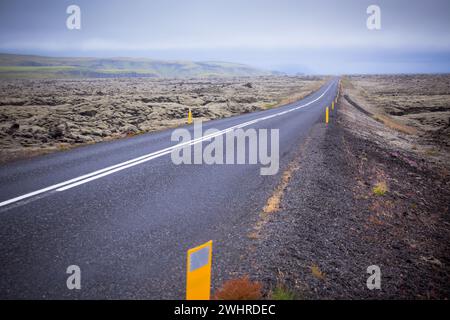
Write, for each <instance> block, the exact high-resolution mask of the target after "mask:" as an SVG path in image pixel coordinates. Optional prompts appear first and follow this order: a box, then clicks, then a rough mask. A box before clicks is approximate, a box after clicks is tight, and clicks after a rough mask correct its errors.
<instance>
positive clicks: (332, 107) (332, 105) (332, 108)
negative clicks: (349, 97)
mask: <svg viewBox="0 0 450 320" xmlns="http://www.w3.org/2000/svg"><path fill="white" fill-rule="evenodd" d="M331 111H334V101H333V102H332V103H331Z"/></svg>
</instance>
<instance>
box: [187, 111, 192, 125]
mask: <svg viewBox="0 0 450 320" xmlns="http://www.w3.org/2000/svg"><path fill="white" fill-rule="evenodd" d="M187 123H188V124H191V123H192V111H191V108H189V112H188V121H187Z"/></svg>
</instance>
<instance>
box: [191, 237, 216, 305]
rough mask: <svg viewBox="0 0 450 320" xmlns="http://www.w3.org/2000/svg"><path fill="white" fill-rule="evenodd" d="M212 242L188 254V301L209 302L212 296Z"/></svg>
mask: <svg viewBox="0 0 450 320" xmlns="http://www.w3.org/2000/svg"><path fill="white" fill-rule="evenodd" d="M211 262H212V240H211V241H208V242H206V243H204V244H202V245H200V246H198V247H195V248H192V249H189V250H188V252H187V268H186V299H187V300H209V299H210V294H211Z"/></svg>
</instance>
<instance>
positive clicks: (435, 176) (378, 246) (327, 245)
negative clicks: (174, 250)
mask: <svg viewBox="0 0 450 320" xmlns="http://www.w3.org/2000/svg"><path fill="white" fill-rule="evenodd" d="M371 121H374V120H372V119H370V118H368V117H367V116H366V115H364V114H363V113H361V112H360V111H358V110H357V109H356V108H354V107H353V106H351V105H349V104H348V103H346V102H344V100H343V99H341V100H340V103H339V106H338V111H337V114H334V115H332V118H331V124H330V125H329V126H328V128H326V126H325V125H324V124H322V123H318V124H317V125H316V126H315V127H314V128H313V129H312V131H311V133H310V136H309V139H308V140H307V142H306V143H305V145H303V147H302V149H301V150H300V151H299V155H298V157H297V160H295V166H294V167H295V170H293V172H292V175H291V177H290V181H289V183H288V185H287V188H286V189H285V190H284V195H283V198H282V201H281V205H280V210H279V211H278V212H274V213H272V214H270V215H269V217H268V218H266V220H267V221H265V223H264V226H263V227H262V228H261V230H260V232H259V237H257V238H253V239H249V240H248V241H249V243H250V244H249V246H250V249H249V254H248V256H247V257H246V258H244V259H243V261H242V268H241V270H240V273H241V274H250V276H251V278H252V279H254V280H258V281H261V282H263V284H264V286H265V290H266V294H267V295H268V296H270V291H271V290H272V289H273V288H274V287H276V286H278V285H282V286H284V287H286V288H288V289H290V290H291V291H294V292H295V293H296V297H297V298H299V299H447V298H449V297H450V250H449V249H450V248H449V245H450V241H449V240H450V239H449V237H450V236H449V235H450V233H449V229H450V221H449V217H448V204H449V203H450V193H449V190H450V188H449V184H450V183H449V178H448V177H449V176H448V171H447V169H445V168H442V167H436V166H435V165H433V164H431V162H430V163H429V162H427V160H426V159H423V158H420V157H418V156H416V155H414V154H411V153H407V152H404V151H402V150H401V149H399V148H393V147H392V146H390V145H389V144H387V143H385V141H383V137H385V136H386V135H380V136H374V135H371V130H372V129H373V128H372V126H371ZM374 122H375V121H374ZM377 130H380V128H379V126H378V127H377ZM385 130H389V129H385ZM358 131H359V132H362V133H363V134H361V135H360V134H358ZM379 182H382V183H385V184H386V186H387V188H388V191H387V192H386V193H385V194H384V195H383V196H379V195H376V194H375V193H374V192H373V187H374V186H375V185H376V184H377V183H379ZM370 265H378V266H379V267H380V268H381V273H382V276H381V290H372V291H371V290H369V289H367V286H366V281H367V278H368V277H369V274H368V273H367V267H368V266H370Z"/></svg>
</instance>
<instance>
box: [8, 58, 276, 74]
mask: <svg viewBox="0 0 450 320" xmlns="http://www.w3.org/2000/svg"><path fill="white" fill-rule="evenodd" d="M274 74H279V73H277V72H272V71H265V70H260V69H256V68H252V67H250V66H247V65H244V64H237V63H230V62H213V61H207V62H192V61H165V60H152V59H145V58H105V59H102V58H63V57H61V58H55V57H44V56H33V55H16V54H2V53H0V78H115V77H154V78H172V77H175V78H178V77H223V76H225V77H227V76H264V75H274Z"/></svg>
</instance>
